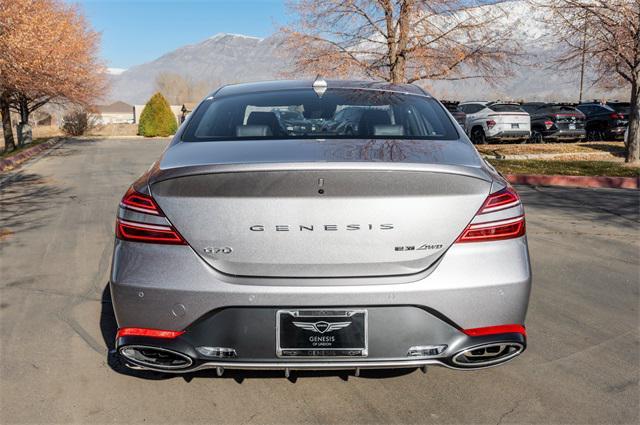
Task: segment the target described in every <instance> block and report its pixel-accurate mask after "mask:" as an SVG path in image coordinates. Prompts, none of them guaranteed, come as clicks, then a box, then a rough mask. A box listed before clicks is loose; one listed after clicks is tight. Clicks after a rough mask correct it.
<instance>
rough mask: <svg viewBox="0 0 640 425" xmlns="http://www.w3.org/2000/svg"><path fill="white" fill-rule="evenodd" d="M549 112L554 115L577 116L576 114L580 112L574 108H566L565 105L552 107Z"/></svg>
mask: <svg viewBox="0 0 640 425" xmlns="http://www.w3.org/2000/svg"><path fill="white" fill-rule="evenodd" d="M549 111H551V112H553V113H554V114H575V113H576V112H579V111H578V110H577V109H576V108H574V107H573V106H565V105H553V106H550V107H549Z"/></svg>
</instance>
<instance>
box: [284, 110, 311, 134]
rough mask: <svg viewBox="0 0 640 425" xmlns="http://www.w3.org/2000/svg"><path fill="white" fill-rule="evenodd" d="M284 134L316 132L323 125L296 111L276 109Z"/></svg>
mask: <svg viewBox="0 0 640 425" xmlns="http://www.w3.org/2000/svg"><path fill="white" fill-rule="evenodd" d="M273 113H274V114H275V115H276V118H278V122H279V123H280V127H281V130H282V132H283V134H299V135H305V134H314V133H317V132H319V131H320V128H321V125H320V124H319V123H317V122H313V121H311V120H307V119H305V117H304V115H302V113H300V112H296V111H282V110H274V111H273Z"/></svg>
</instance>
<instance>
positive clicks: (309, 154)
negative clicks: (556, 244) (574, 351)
mask: <svg viewBox="0 0 640 425" xmlns="http://www.w3.org/2000/svg"><path fill="white" fill-rule="evenodd" d="M285 112H287V113H285ZM287 116H295V117H296V120H295V124H292V122H291V120H283V117H287ZM110 286H111V295H112V300H113V306H114V311H115V314H116V318H117V322H118V332H117V336H116V352H117V354H118V355H119V357H120V359H121V360H122V361H123V362H124V363H125V364H126V365H128V366H129V367H132V368H141V369H150V370H155V371H165V372H176V373H177V372H190V371H194V370H199V369H203V368H215V369H216V370H217V372H218V374H222V373H223V372H224V370H225V368H229V369H282V370H284V371H285V373H287V374H288V373H289V371H290V370H296V369H352V370H354V371H355V373H356V374H358V373H359V371H360V369H363V368H380V369H383V368H398V367H402V368H404V367H407V368H415V367H426V366H427V365H432V364H433V365H441V366H446V367H449V368H452V369H474V368H483V367H488V366H494V365H497V364H500V363H503V362H506V361H508V360H511V359H513V358H514V357H516V356H517V355H519V354H520V353H522V352H523V350H524V349H525V347H526V332H525V327H524V320H525V314H526V311H527V304H528V300H529V292H530V287H531V269H530V265H529V254H528V249H527V239H526V236H525V218H524V209H523V206H522V204H521V202H520V198H519V197H518V194H517V193H516V192H515V191H514V189H513V188H512V187H510V186H509V184H508V183H507V182H506V181H505V180H504V179H503V178H502V177H501V176H500V174H498V173H497V172H496V171H495V170H494V169H493V168H492V167H491V166H490V165H489V164H487V163H486V162H485V161H484V160H483V159H482V158H481V157H480V155H479V154H478V152H477V151H476V150H475V148H474V147H473V146H472V144H471V143H470V142H469V140H468V139H467V137H466V136H465V134H464V131H463V130H462V129H461V128H460V127H459V125H458V124H457V123H456V121H455V120H454V119H453V117H452V116H451V115H450V114H449V113H448V112H447V110H446V109H445V108H444V107H443V106H442V105H441V104H440V103H439V102H438V101H437V100H436V99H434V98H433V97H431V96H430V95H429V94H427V93H426V92H424V91H423V90H422V89H421V88H419V87H417V86H414V85H392V84H389V83H380V82H362V81H360V82H358V81H325V80H321V79H317V80H315V81H278V82H264V83H252V84H238V85H230V86H226V87H223V88H221V89H219V90H217V91H216V92H214V93H213V94H211V95H210V96H208V97H207V98H206V99H204V100H203V101H202V102H201V103H200V104H199V106H198V107H197V108H196V109H195V110H194V111H193V112H192V113H191V115H190V116H189V117H188V119H187V120H186V121H185V122H184V123H183V124H182V126H181V127H180V129H179V130H178V132H177V134H176V135H175V137H174V138H173V141H172V142H171V143H170V145H169V147H168V148H167V149H166V151H165V152H164V153H163V155H162V157H161V158H160V159H159V160H158V161H157V162H156V163H155V164H153V166H152V167H151V168H150V169H149V170H148V171H147V172H146V173H145V174H144V175H143V176H141V177H140V178H139V179H138V180H136V181H135V182H134V183H133V185H132V186H131V187H130V188H129V190H127V192H126V193H125V195H124V197H123V198H122V201H121V203H120V206H119V210H118V216H117V221H116V240H115V249H114V253H113V265H112V272H111V278H110Z"/></svg>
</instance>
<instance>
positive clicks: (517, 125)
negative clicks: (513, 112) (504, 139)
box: [511, 124, 520, 128]
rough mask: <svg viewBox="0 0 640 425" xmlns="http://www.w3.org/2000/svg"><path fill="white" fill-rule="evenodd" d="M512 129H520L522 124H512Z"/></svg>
mask: <svg viewBox="0 0 640 425" xmlns="http://www.w3.org/2000/svg"><path fill="white" fill-rule="evenodd" d="M511 128H520V124H511Z"/></svg>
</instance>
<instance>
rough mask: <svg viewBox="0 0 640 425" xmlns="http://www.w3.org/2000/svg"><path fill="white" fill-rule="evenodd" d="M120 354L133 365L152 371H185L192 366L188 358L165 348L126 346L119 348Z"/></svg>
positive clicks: (191, 361)
mask: <svg viewBox="0 0 640 425" xmlns="http://www.w3.org/2000/svg"><path fill="white" fill-rule="evenodd" d="M120 354H121V355H122V356H123V357H124V358H125V359H127V360H129V361H131V362H132V363H133V366H143V367H145V366H146V367H149V368H153V369H164V370H175V369H186V368H188V367H189V366H191V365H192V364H193V360H191V358H190V357H188V356H186V355H184V354H181V353H178V352H176V351H172V350H167V349H165V348H158V347H148V346H143V345H126V346H124V347H122V348H120Z"/></svg>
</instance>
